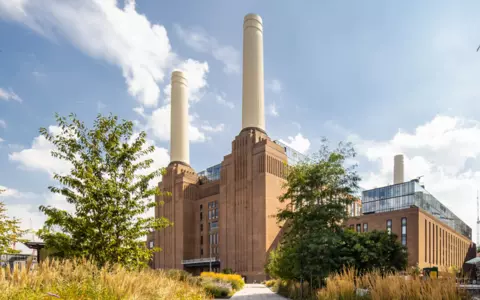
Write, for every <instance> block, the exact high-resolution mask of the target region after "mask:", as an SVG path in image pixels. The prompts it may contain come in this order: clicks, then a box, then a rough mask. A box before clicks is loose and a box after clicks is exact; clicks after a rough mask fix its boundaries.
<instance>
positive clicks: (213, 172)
mask: <svg viewBox="0 0 480 300" xmlns="http://www.w3.org/2000/svg"><path fill="white" fill-rule="evenodd" d="M221 169H222V164H217V165H214V166H212V167H210V168H207V169H206V170H204V171H201V172H198V176H200V177H206V178H207V180H208V181H215V180H219V179H220V170H221Z"/></svg>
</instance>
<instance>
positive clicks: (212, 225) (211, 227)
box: [200, 221, 218, 232]
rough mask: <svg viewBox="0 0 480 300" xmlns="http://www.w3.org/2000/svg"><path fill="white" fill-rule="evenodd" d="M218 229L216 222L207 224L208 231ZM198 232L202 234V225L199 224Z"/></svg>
mask: <svg viewBox="0 0 480 300" xmlns="http://www.w3.org/2000/svg"><path fill="white" fill-rule="evenodd" d="M214 229H218V221H214V222H210V223H208V230H209V231H211V230H214ZM200 232H203V223H200Z"/></svg>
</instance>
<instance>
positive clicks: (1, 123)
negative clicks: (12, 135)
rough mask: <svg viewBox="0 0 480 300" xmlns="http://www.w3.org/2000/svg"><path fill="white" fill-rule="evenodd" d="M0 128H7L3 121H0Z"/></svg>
mask: <svg viewBox="0 0 480 300" xmlns="http://www.w3.org/2000/svg"><path fill="white" fill-rule="evenodd" d="M0 127H2V128H7V122H5V120H2V119H0Z"/></svg>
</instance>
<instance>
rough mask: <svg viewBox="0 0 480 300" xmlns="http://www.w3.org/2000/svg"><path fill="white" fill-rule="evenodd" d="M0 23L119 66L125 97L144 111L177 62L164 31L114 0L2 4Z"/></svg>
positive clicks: (129, 4) (2, 0)
mask: <svg viewBox="0 0 480 300" xmlns="http://www.w3.org/2000/svg"><path fill="white" fill-rule="evenodd" d="M0 17H3V18H6V19H10V20H13V21H16V22H20V23H23V24H24V25H25V26H28V27H29V28H31V29H33V30H35V31H36V32H38V33H39V34H42V35H44V36H46V37H49V38H52V39H56V38H57V37H61V38H64V39H66V40H68V41H69V42H71V43H72V44H73V45H75V46H76V47H78V48H79V49H80V50H82V51H83V52H84V53H86V54H87V55H90V56H92V57H94V58H97V59H103V60H105V61H107V62H109V63H111V64H113V65H116V66H118V67H119V68H120V69H121V70H122V73H123V76H124V78H125V81H126V83H127V85H128V91H129V93H130V94H131V95H132V96H134V97H136V98H137V100H138V101H139V102H140V103H142V104H143V105H145V106H155V105H156V104H157V101H158V98H159V94H160V90H159V88H158V86H157V82H163V80H164V77H165V73H166V70H167V69H168V68H169V67H171V66H172V62H173V61H174V60H175V59H176V57H175V54H174V53H172V52H171V46H170V41H169V39H168V36H167V31H166V30H165V28H164V27H163V26H162V25H159V24H152V23H151V22H150V21H149V20H148V19H147V18H146V17H145V16H144V15H141V14H139V13H138V12H137V11H136V9H135V1H134V0H126V1H125V5H124V7H123V8H121V7H119V6H118V3H117V1H115V0H89V1H80V2H78V1H76V0H64V1H35V0H16V1H13V2H12V1H11V0H0Z"/></svg>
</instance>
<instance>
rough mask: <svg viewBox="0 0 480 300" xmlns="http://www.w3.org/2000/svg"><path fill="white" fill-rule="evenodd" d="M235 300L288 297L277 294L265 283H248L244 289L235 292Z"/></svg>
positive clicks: (283, 299) (281, 299)
mask: <svg viewBox="0 0 480 300" xmlns="http://www.w3.org/2000/svg"><path fill="white" fill-rule="evenodd" d="M230 299H233V300H286V299H287V298H285V297H282V296H280V295H277V294H275V293H274V292H272V291H271V290H270V289H269V288H267V287H266V286H264V285H263V284H246V285H245V287H244V288H243V290H241V291H239V292H237V293H235V295H233V297H232V298H230Z"/></svg>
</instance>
